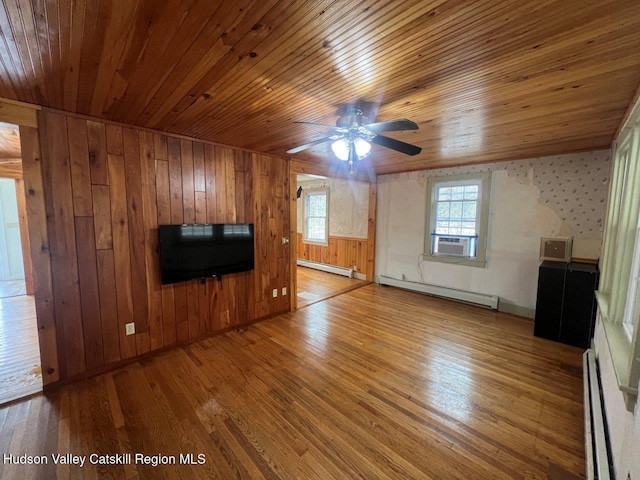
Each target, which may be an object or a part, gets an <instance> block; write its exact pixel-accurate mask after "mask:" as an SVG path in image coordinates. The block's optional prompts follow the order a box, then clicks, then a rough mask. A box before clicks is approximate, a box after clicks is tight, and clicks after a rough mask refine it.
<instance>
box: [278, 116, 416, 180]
mask: <svg viewBox="0 0 640 480" xmlns="http://www.w3.org/2000/svg"><path fill="white" fill-rule="evenodd" d="M294 123H300V124H303V125H317V126H320V127H325V128H330V129H331V130H333V132H334V133H333V134H332V135H329V136H328V137H324V138H320V139H318V140H314V141H313V142H309V143H305V144H304V145H300V146H299V147H295V148H292V149H291V150H287V153H288V154H294V153H298V152H301V151H303V150H306V149H308V148H311V147H315V146H316V145H320V144H322V143H327V142H333V143H332V144H331V150H333V153H334V154H335V155H336V157H338V158H339V159H340V160H342V161H345V162H349V166H350V168H351V173H353V162H354V160H362V159H363V158H365V157H366V156H367V155H369V152H370V151H371V144H372V143H375V144H376V145H380V146H382V147H387V148H390V149H392V150H396V151H397V152H401V153H404V154H406V155H417V154H418V153H420V152H421V151H422V148H420V147H418V146H416V145H411V144H410V143H405V142H401V141H400V140H396V139H395V138H390V137H385V136H384V135H380V132H396V131H401V130H418V128H419V127H418V125H417V124H416V123H415V122H412V121H411V120H407V119H401V120H391V121H389V122H380V123H369V119H368V118H367V117H365V116H364V115H363V113H362V110H361V109H359V108H352V109H349V110H347V112H346V114H345V115H343V116H342V117H340V118H338V120H337V121H336V126H335V127H333V126H331V125H323V124H320V123H313V122H294Z"/></svg>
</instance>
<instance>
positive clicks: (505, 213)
mask: <svg viewBox="0 0 640 480" xmlns="http://www.w3.org/2000/svg"><path fill="white" fill-rule="evenodd" d="M609 170H610V151H609V150H598V151H591V152H584V153H576V154H568V155H558V156H552V157H543V158H535V159H526V160H514V161H507V162H499V163H490V164H481V165H471V166H463V167H455V168H446V169H434V170H426V171H420V172H410V173H401V174H394V175H383V176H380V177H378V222H377V231H376V244H377V245H376V275H385V276H389V277H394V278H402V275H404V276H405V278H406V279H407V280H410V281H415V282H424V283H429V284H434V285H441V286H446V287H452V288H457V289H461V290H468V291H472V292H479V293H486V294H491V295H498V296H499V297H500V301H501V303H503V305H505V306H509V305H511V306H513V307H514V308H511V311H514V312H517V313H520V314H523V315H528V316H532V315H533V311H534V309H535V301H536V290H537V279H538V266H539V264H540V262H539V259H538V258H539V249H540V237H556V236H571V237H573V238H574V250H573V256H574V257H578V258H598V256H599V253H600V245H601V240H602V229H603V225H604V216H605V208H606V198H607V193H608V183H609V178H608V175H609ZM487 171H490V172H492V175H491V204H490V210H489V233H488V238H487V264H486V266H485V268H478V267H470V266H462V265H455V264H444V263H438V262H424V261H421V260H420V254H421V253H423V252H424V248H425V217H426V203H427V202H426V183H427V178H428V177H431V176H446V175H458V174H467V173H474V172H487Z"/></svg>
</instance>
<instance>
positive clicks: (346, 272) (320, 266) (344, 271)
mask: <svg viewBox="0 0 640 480" xmlns="http://www.w3.org/2000/svg"><path fill="white" fill-rule="evenodd" d="M297 264H298V265H299V266H301V267H307V268H315V269H316V270H322V271H323V272H329V273H335V274H336V275H343V276H345V277H349V278H352V277H353V268H344V267H336V266H335V265H328V264H326V263H318V262H311V261H309V260H304V259H301V258H299V259H298V261H297Z"/></svg>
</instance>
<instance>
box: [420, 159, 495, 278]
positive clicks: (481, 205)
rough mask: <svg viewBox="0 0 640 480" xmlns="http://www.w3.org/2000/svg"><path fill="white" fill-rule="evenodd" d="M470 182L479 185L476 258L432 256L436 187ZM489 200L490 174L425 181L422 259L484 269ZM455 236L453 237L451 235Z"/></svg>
mask: <svg viewBox="0 0 640 480" xmlns="http://www.w3.org/2000/svg"><path fill="white" fill-rule="evenodd" d="M472 181H477V182H478V184H479V185H480V189H479V192H478V195H479V199H478V215H479V216H478V217H477V223H478V224H479V231H478V246H477V249H476V257H475V258H469V257H466V258H465V257H456V256H449V255H443V254H436V255H434V254H432V253H431V244H432V238H431V233H432V232H433V230H434V225H435V206H436V203H437V202H435V198H434V197H435V193H436V188H435V187H436V186H441V185H446V186H449V185H460V184H468V183H470V182H472ZM490 199H491V172H482V173H471V174H466V175H447V176H442V177H429V178H428V180H427V209H426V211H427V215H426V224H425V225H426V227H425V237H424V253H423V254H422V259H423V260H427V261H432V262H442V263H452V264H456V265H466V266H470V267H480V268H484V267H485V266H486V263H487V261H486V258H487V257H486V255H487V234H488V231H489V203H490ZM452 236H455V235H452Z"/></svg>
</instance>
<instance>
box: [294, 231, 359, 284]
mask: <svg viewBox="0 0 640 480" xmlns="http://www.w3.org/2000/svg"><path fill="white" fill-rule="evenodd" d="M297 245H298V258H303V259H305V260H310V261H312V262H319V263H326V264H329V265H335V266H338V267H345V268H353V267H354V266H355V267H357V268H356V269H355V271H356V272H358V273H363V274H366V270H367V268H366V267H367V253H368V252H367V239H366V238H349V237H329V245H327V246H324V245H316V244H312V243H305V242H303V241H302V234H301V233H298V242H297Z"/></svg>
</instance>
